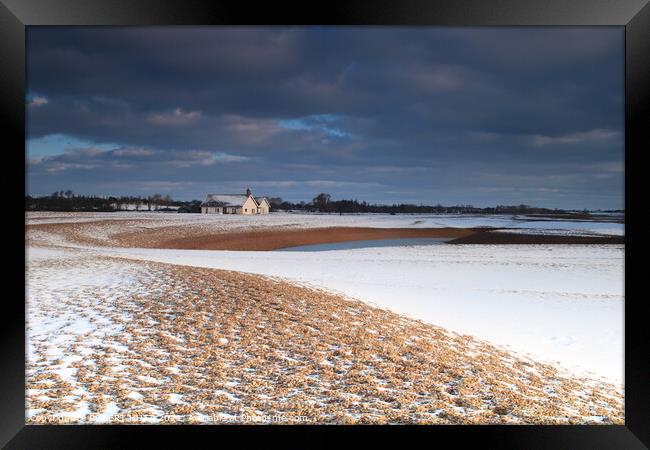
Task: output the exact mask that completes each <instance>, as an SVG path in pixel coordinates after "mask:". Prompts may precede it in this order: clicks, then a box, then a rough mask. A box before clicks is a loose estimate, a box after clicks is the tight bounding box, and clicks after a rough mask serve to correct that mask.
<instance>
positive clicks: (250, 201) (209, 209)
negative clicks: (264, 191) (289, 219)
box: [201, 189, 271, 214]
mask: <svg viewBox="0 0 650 450" xmlns="http://www.w3.org/2000/svg"><path fill="white" fill-rule="evenodd" d="M270 209H271V206H270V204H269V201H268V200H267V199H266V197H257V198H255V197H253V193H252V192H251V190H250V189H246V194H244V195H238V194H208V196H207V198H206V199H205V201H204V202H203V203H201V213H202V214H268V213H269V210H270Z"/></svg>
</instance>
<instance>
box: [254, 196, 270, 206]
mask: <svg viewBox="0 0 650 450" xmlns="http://www.w3.org/2000/svg"><path fill="white" fill-rule="evenodd" d="M255 201H256V202H257V204H258V205H261V204H262V202H264V201H265V202H266V203H268V202H269V201H268V200H267V199H266V197H255Z"/></svg>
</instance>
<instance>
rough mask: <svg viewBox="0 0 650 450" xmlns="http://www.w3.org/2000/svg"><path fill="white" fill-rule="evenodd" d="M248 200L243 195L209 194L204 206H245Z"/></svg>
mask: <svg viewBox="0 0 650 450" xmlns="http://www.w3.org/2000/svg"><path fill="white" fill-rule="evenodd" d="M247 199H248V196H247V195H241V194H239V195H238V194H208V196H207V198H206V199H205V201H204V202H203V203H202V206H243V205H244V203H245V202H246V200H247Z"/></svg>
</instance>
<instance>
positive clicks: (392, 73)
mask: <svg viewBox="0 0 650 450" xmlns="http://www.w3.org/2000/svg"><path fill="white" fill-rule="evenodd" d="M623 36H624V35H623V28H427V27H404V28H384V27H309V28H306V27H299V28H279V27H272V28H241V27H238V28H225V27H192V28H188V27H165V28H115V27H107V28H89V27H83V28H54V27H42V28H39V27H29V29H28V54H27V55H28V72H27V77H28V91H27V99H26V105H27V106H26V107H27V117H28V128H27V137H28V140H27V158H28V159H27V167H28V170H27V176H28V192H29V193H30V194H32V195H42V194H49V193H51V192H53V191H56V190H67V189H71V190H73V191H74V192H76V193H80V194H100V195H150V194H153V193H156V192H159V193H161V194H163V195H164V194H169V195H171V196H172V197H174V198H178V199H203V198H204V197H205V195H206V194H207V193H236V192H243V191H244V189H245V187H246V186H250V187H251V188H252V189H253V191H254V193H255V194H256V195H258V194H259V195H267V196H271V197H277V196H279V197H283V198H285V199H288V200H291V201H299V200H307V201H308V200H311V199H312V198H313V197H314V196H316V195H317V194H318V193H319V192H327V193H330V194H331V195H332V197H333V198H334V199H342V198H346V199H347V198H356V199H359V200H366V201H369V202H373V203H374V202H380V203H393V202H397V203H401V202H405V203H406V202H408V203H418V204H419V203H423V204H437V203H441V204H444V205H450V204H473V205H475V206H490V205H496V204H521V203H525V204H530V205H536V206H546V207H557V208H578V209H582V208H589V209H597V208H602V209H618V208H623V204H624V198H623V196H624V190H623V169H624V165H623V160H624V157H623V148H624V146H623V142H624V134H623V131H624V109H623V108H624V104H623V98H624V97H623V80H624V78H623V77H624V61H623V49H624V47H623Z"/></svg>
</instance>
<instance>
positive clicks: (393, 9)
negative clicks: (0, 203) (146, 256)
mask: <svg viewBox="0 0 650 450" xmlns="http://www.w3.org/2000/svg"><path fill="white" fill-rule="evenodd" d="M283 6H284V7H285V8H286V9H282V7H283ZM190 24H196V25H199V24H200V25H225V24H229V25H230V24H247V25H258V24H260V25H261V24H282V25H285V24H297V25H311V24H314V25H316V24H320V25H330V24H332V25H334V24H338V25H353V24H355V25H358V24H363V25H434V26H515V25H518V26H522V25H523V26H542V25H544V26H548V25H552V26H564V25H577V26H622V27H625V71H626V73H625V208H626V212H627V219H626V230H625V245H626V247H625V249H626V251H625V264H626V268H627V269H628V270H626V274H625V292H626V301H625V344H626V348H625V425H624V426H614V425H611V426H610V425H604V426H584V425H583V426H435V427H392V428H391V427H373V428H372V429H371V434H372V437H374V438H380V439H383V438H384V437H386V436H387V435H388V434H391V435H392V434H395V433H397V432H399V433H402V432H404V431H408V432H412V433H414V434H418V435H419V437H420V438H423V439H426V441H423V442H427V443H428V444H429V445H433V444H435V443H438V442H440V439H441V438H442V439H452V440H453V442H454V446H457V445H463V444H466V443H467V442H468V441H473V442H477V443H480V445H481V446H484V447H487V448H528V449H534V448H571V449H578V448H589V449H597V448H607V449H614V448H616V449H618V448H621V449H623V448H624V449H636V448H647V446H648V445H650V408H649V406H648V399H650V389H649V387H648V386H649V384H650V383H648V381H650V377H649V376H648V375H650V370H649V364H648V359H649V358H648V351H647V345H648V343H649V342H650V339H649V333H648V329H649V327H648V326H647V323H646V321H647V319H646V316H645V315H644V314H643V312H642V311H643V309H644V308H643V307H644V303H645V295H644V291H643V290H642V288H641V286H640V276H641V275H634V273H633V271H632V270H631V269H632V268H634V267H636V266H639V267H641V268H644V264H643V260H642V259H641V258H642V256H643V255H642V250H641V246H640V241H639V240H640V238H641V234H640V233H641V232H640V231H639V226H638V224H639V223H640V222H639V220H638V218H637V217H636V216H637V215H638V214H639V212H638V211H640V207H641V204H640V203H641V201H642V200H643V197H642V196H641V190H640V188H639V187H640V181H639V178H640V177H641V176H642V175H641V171H642V170H643V169H642V168H643V166H642V163H641V158H642V155H643V151H644V150H646V149H648V148H650V145H649V142H648V128H650V127H649V125H650V121H649V120H648V117H650V108H649V107H648V97H649V95H648V94H649V92H650V90H649V89H648V78H649V76H650V6H649V5H648V0H573V1H568V0H546V1H543V2H541V1H533V0H455V1H453V0H447V1H444V0H401V1H399V2H396V1H394V0H392V1H391V0H370V1H358V0H348V1H328V2H321V3H317V4H314V3H311V2H301V3H296V4H286V5H282V4H280V3H278V2H259V4H257V3H253V2H246V1H238V2H237V1H233V0H227V1H226V0H213V1H210V0H185V1H182V0H174V1H165V2H163V1H162V0H160V1H155V0H139V1H138V0H95V1H89V0H0V61H2V63H1V64H0V92H1V94H0V105H1V108H2V113H3V114H2V116H3V117H4V118H5V119H4V127H3V128H4V131H5V132H4V133H3V135H4V136H3V146H2V147H3V148H4V149H5V152H4V154H5V156H8V157H10V158H11V161H10V162H9V164H8V165H6V166H5V168H4V169H5V170H4V174H3V175H4V176H3V177H2V178H3V183H4V185H5V186H4V190H5V192H7V191H8V192H10V193H11V199H12V200H11V203H10V204H6V209H7V214H6V219H5V224H10V225H11V227H10V229H11V230H12V231H13V232H15V233H16V234H22V236H23V237H24V236H25V223H24V221H22V220H23V219H24V217H23V218H22V219H21V217H20V216H21V214H19V212H18V210H19V209H22V211H23V213H24V203H23V202H24V196H25V159H24V157H23V156H21V155H19V149H23V150H24V145H25V70H26V69H25V48H26V46H25V35H26V33H25V29H26V26H30V25H52V26H56V25H190ZM16 174H17V176H14V175H16ZM21 180H22V185H21V184H20V181H21ZM635 211H637V212H635ZM21 221H22V222H21ZM5 248H6V249H7V250H8V251H9V252H10V254H9V258H7V261H9V262H11V264H8V265H7V269H6V270H7V280H8V283H7V286H11V287H12V288H13V289H14V290H15V292H14V293H13V294H10V293H8V292H10V291H9V290H7V291H5V292H7V294H6V295H5V296H3V297H4V298H3V301H2V307H3V313H2V314H0V317H2V321H3V323H2V327H1V328H0V330H2V331H1V332H2V364H1V366H0V367H2V370H1V371H0V377H1V382H0V392H1V394H0V399H1V401H0V408H1V417H2V420H1V421H0V445H3V446H4V445H6V446H7V448H85V447H88V448H113V447H123V446H127V445H128V444H129V443H130V442H132V439H134V438H136V437H137V438H141V437H146V438H147V439H152V438H155V439H158V440H160V439H162V440H165V441H167V442H169V441H168V439H170V438H171V437H172V433H174V434H176V433H178V432H180V433H183V434H185V433H188V434H189V433H191V439H192V441H194V442H200V439H201V438H204V437H206V436H203V435H204V434H207V433H215V432H217V433H220V439H222V438H223V434H230V433H233V432H240V431H242V429H244V431H245V432H247V433H248V432H249V431H250V429H251V427H238V426H228V427H206V426H132V425H129V426H117V425H109V426H96V425H95V426H85V425H80V426H69V425H68V426H64V425H61V426H54V425H50V426H38V425H33V426H26V425H25V420H24V414H25V391H24V383H25V355H24V353H25V352H24V349H25V336H24V332H25V312H24V306H25V305H24V295H25V289H26V286H25V283H23V281H24V278H23V277H24V274H23V275H21V274H20V273H19V270H20V269H18V268H17V267H18V265H19V262H20V261H23V263H24V261H25V247H24V246H23V242H21V239H20V238H17V239H7V240H6V242H5ZM21 295H22V296H23V298H22V299H21ZM254 428H255V431H256V432H257V433H260V434H263V435H266V434H267V433H268V432H269V431H275V432H277V431H278V430H279V431H280V433H283V434H284V433H287V432H294V431H296V428H295V427H254ZM297 428H298V431H302V432H303V435H304V437H306V438H308V439H309V441H300V442H301V444H303V443H305V442H313V441H315V440H322V439H327V437H326V435H325V434H324V433H328V434H330V433H331V432H332V431H333V430H334V431H338V430H343V433H346V434H347V433H349V431H350V430H351V429H358V428H359V427H342V428H339V427H313V426H301V427H297ZM362 428H365V427H362ZM271 429H273V430H271ZM305 431H307V433H304V432H305ZM423 433H427V434H428V433H434V436H428V435H427V436H425V435H424V434H423ZM285 437H286V435H285ZM184 439H185V438H184ZM432 439H435V441H433V440H432ZM186 442H187V441H186ZM150 443H151V442H150Z"/></svg>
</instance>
